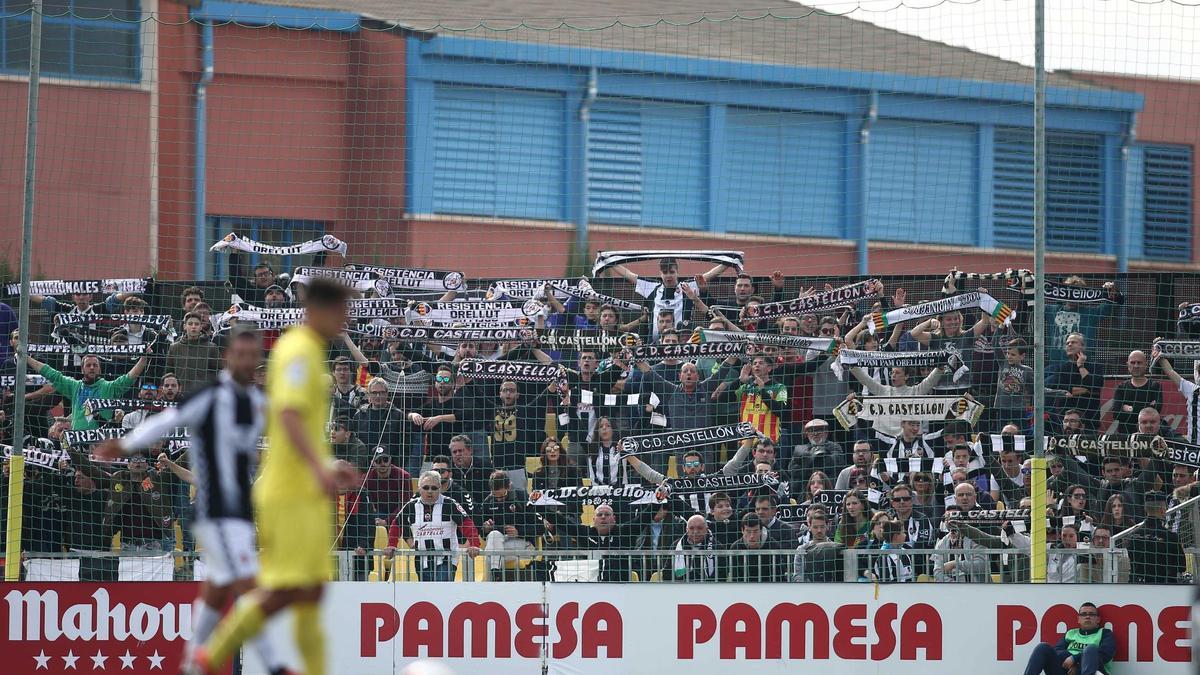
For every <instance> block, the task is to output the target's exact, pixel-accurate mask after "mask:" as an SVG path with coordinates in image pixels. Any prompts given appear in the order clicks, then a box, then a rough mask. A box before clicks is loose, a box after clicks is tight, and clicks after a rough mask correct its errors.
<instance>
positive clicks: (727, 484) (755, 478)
mask: <svg viewBox="0 0 1200 675" xmlns="http://www.w3.org/2000/svg"><path fill="white" fill-rule="evenodd" d="M663 487H665V488H666V489H667V490H668V491H669V492H670V493H671V494H673V495H677V494H678V495H691V494H703V493H707V492H728V493H730V494H734V493H741V492H744V491H746V490H753V489H756V488H770V489H772V490H777V489H778V488H779V478H778V477H776V476H772V475H771V474H765V473H763V474H759V473H747V474H734V475H726V474H723V473H711V474H704V475H701V476H684V477H682V478H668V479H667V480H665V481H663Z"/></svg>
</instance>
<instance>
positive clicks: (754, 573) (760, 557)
mask: <svg viewBox="0 0 1200 675" xmlns="http://www.w3.org/2000/svg"><path fill="white" fill-rule="evenodd" d="M730 550H732V551H748V553H745V554H742V555H735V556H733V557H732V558H731V559H730V560H729V562H728V563H727V564H728V565H729V567H730V568H732V570H733V581H742V582H758V583H761V582H770V583H775V582H781V581H787V576H788V563H789V562H790V556H789V557H787V558H785V557H784V556H780V555H764V554H763V553H762V551H763V522H762V518H759V517H758V514H757V513H747V514H744V515H743V516H742V538H741V539H738V540H737V541H736V542H734V544H733V546H731V547H730Z"/></svg>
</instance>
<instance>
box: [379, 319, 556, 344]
mask: <svg viewBox="0 0 1200 675" xmlns="http://www.w3.org/2000/svg"><path fill="white" fill-rule="evenodd" d="M356 332H358V333H360V334H362V335H367V336H369V337H377V338H381V339H384V340H400V341H402V342H417V343H432V344H444V345H456V344H460V343H463V342H525V341H527V340H529V339H531V338H532V337H534V336H535V333H534V331H533V329H532V328H518V327H509V326H478V327H470V328H448V327H425V326H394V325H391V324H370V325H367V326H362V327H360V328H359V329H358V330H357V331H356Z"/></svg>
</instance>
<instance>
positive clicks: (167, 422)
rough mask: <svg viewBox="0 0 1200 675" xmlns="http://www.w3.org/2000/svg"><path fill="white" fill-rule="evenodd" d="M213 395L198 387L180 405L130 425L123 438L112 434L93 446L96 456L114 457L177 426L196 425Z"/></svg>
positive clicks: (151, 443)
mask: <svg viewBox="0 0 1200 675" xmlns="http://www.w3.org/2000/svg"><path fill="white" fill-rule="evenodd" d="M211 397H212V392H211V391H209V390H205V391H201V392H200V393H198V394H197V395H195V396H192V397H191V398H189V399H187V400H186V401H184V402H183V405H180V406H176V407H174V408H167V409H166V410H164V411H162V412H160V413H158V414H157V415H150V416H149V417H147V418H146V419H145V420H143V421H142V423H141V424H139V425H137V426H136V427H134V428H133V430H131V431H130V432H129V433H128V434H126V435H125V437H124V438H113V439H109V440H107V441H104V442H103V443H100V444H98V445H97V446H96V450H95V453H96V456H97V457H100V458H102V459H114V458H116V457H118V456H120V455H122V454H126V453H130V452H133V451H134V450H142V449H144V448H148V447H150V446H152V445H154V444H155V443H157V442H158V441H159V440H161V439H162V438H163V437H164V436H167V435H169V434H170V433H171V432H172V431H174V430H175V429H176V428H178V427H185V426H195V425H196V424H198V423H199V422H200V419H201V418H202V417H203V413H204V412H205V411H206V410H207V409H208V404H209V402H210V399H211Z"/></svg>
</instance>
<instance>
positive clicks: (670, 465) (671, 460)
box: [667, 455, 679, 478]
mask: <svg viewBox="0 0 1200 675" xmlns="http://www.w3.org/2000/svg"><path fill="white" fill-rule="evenodd" d="M667 478H679V467H678V466H676V461H675V455H671V456H670V457H668V458H667Z"/></svg>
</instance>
